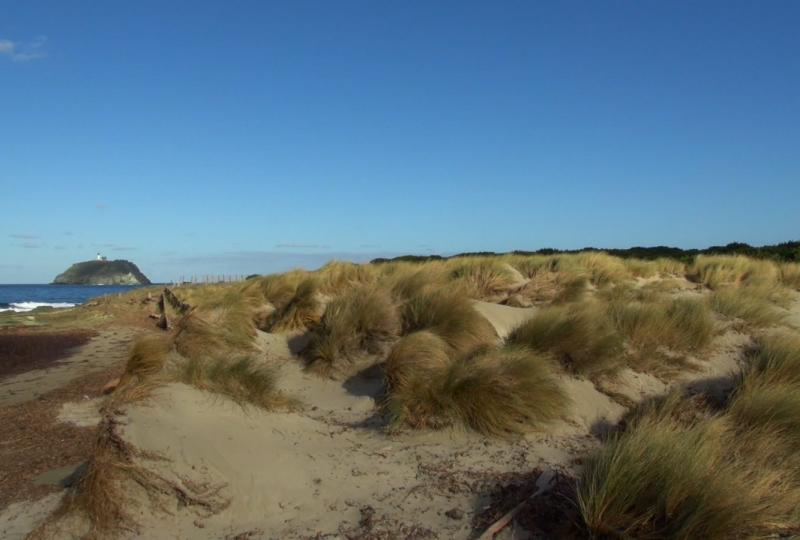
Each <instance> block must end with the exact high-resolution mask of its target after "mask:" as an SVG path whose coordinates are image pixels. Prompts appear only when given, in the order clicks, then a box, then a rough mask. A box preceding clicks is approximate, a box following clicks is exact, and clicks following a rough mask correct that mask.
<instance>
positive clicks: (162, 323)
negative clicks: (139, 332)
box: [156, 294, 169, 330]
mask: <svg viewBox="0 0 800 540" xmlns="http://www.w3.org/2000/svg"><path fill="white" fill-rule="evenodd" d="M156 305H157V306H158V313H159V317H158V322H157V323H156V326H157V327H159V328H161V329H162V330H166V329H168V328H169V321H168V320H167V310H166V308H165V307H164V295H163V294H162V295H161V296H159V297H158V304H156Z"/></svg>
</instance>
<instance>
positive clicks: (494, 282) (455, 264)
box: [449, 258, 517, 301]
mask: <svg viewBox="0 0 800 540" xmlns="http://www.w3.org/2000/svg"><path fill="white" fill-rule="evenodd" d="M449 267H450V279H451V280H453V281H455V282H456V283H458V284H461V285H463V287H464V290H465V291H466V294H467V295H468V296H469V297H471V298H476V299H480V300H489V301H493V300H497V299H499V298H504V297H505V296H507V295H508V292H509V290H511V289H512V288H514V287H515V286H517V280H516V279H515V276H514V272H513V268H512V267H510V266H509V265H507V264H506V263H504V262H501V261H499V260H497V259H472V258H465V259H454V260H452V261H451V262H450V263H449Z"/></svg>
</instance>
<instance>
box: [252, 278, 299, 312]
mask: <svg viewBox="0 0 800 540" xmlns="http://www.w3.org/2000/svg"><path fill="white" fill-rule="evenodd" d="M308 276H309V274H308V272H306V271H305V270H292V271H290V272H284V273H283V274H270V275H268V276H263V277H259V278H255V279H251V280H248V281H247V282H245V284H244V286H243V287H242V292H243V294H244V295H245V297H248V298H254V299H255V300H256V301H255V302H254V303H255V305H258V304H260V303H261V301H266V302H268V303H270V304H272V305H273V306H274V307H275V308H276V309H281V308H283V307H285V306H286V304H288V303H289V302H290V301H291V300H292V298H293V297H294V295H295V292H296V291H297V286H298V285H299V284H300V282H301V281H303V280H304V279H307V278H308Z"/></svg>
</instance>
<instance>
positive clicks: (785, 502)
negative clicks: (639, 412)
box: [577, 413, 800, 539]
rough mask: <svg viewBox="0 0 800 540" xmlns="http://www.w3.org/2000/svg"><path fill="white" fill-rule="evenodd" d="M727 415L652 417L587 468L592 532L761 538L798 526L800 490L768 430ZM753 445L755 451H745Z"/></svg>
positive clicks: (585, 498) (582, 504)
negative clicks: (747, 427)
mask: <svg viewBox="0 0 800 540" xmlns="http://www.w3.org/2000/svg"><path fill="white" fill-rule="evenodd" d="M759 435H760V436H758V437H756V436H753V434H747V433H744V434H743V433H742V432H741V431H738V432H737V431H736V430H735V429H734V427H733V426H732V425H731V423H730V421H729V419H728V418H726V417H715V416H711V417H705V418H700V419H696V418H695V419H694V420H693V421H689V422H687V421H685V420H682V419H678V418H675V417H674V416H671V415H669V414H658V413H656V414H652V413H651V414H649V415H647V416H645V417H644V418H643V419H641V420H639V421H637V422H636V423H635V424H634V425H633V426H632V427H631V429H629V430H628V431H626V432H624V433H622V434H620V435H617V436H616V437H615V438H613V439H612V440H611V441H610V442H609V443H608V444H607V445H606V446H605V447H604V448H603V449H601V450H600V451H599V452H598V454H596V455H595V456H594V457H593V458H591V459H590V460H588V461H587V462H586V464H585V465H584V469H583V472H582V474H581V477H580V480H579V484H578V493H577V499H578V505H579V508H580V511H581V514H582V516H583V520H584V522H585V525H586V527H587V528H588V529H589V531H590V532H591V534H592V535H595V536H603V537H615V538H683V539H690V538H719V539H722V538H759V537H763V536H767V535H769V534H771V533H776V532H779V531H781V530H788V529H789V528H791V527H793V526H794V525H796V524H797V522H796V515H795V512H796V509H797V507H798V506H797V505H798V504H800V491H798V489H797V486H796V485H794V484H793V483H792V481H791V480H790V478H789V476H788V475H787V471H786V470H785V469H782V468H781V466H780V465H779V463H780V454H779V450H777V449H776V447H775V446H774V445H772V444H771V442H770V440H769V439H765V438H764V437H763V433H762V432H760V433H759ZM745 447H747V448H748V450H749V451H748V452H747V453H743V452H742V451H741V450H742V449H743V448H745Z"/></svg>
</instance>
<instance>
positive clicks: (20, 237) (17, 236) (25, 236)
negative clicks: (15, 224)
mask: <svg viewBox="0 0 800 540" xmlns="http://www.w3.org/2000/svg"><path fill="white" fill-rule="evenodd" d="M8 236H10V237H11V238H13V239H14V240H38V239H39V238H41V236H39V235H38V234H22V233H19V234H9V235H8Z"/></svg>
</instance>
